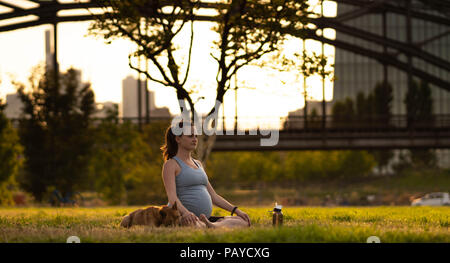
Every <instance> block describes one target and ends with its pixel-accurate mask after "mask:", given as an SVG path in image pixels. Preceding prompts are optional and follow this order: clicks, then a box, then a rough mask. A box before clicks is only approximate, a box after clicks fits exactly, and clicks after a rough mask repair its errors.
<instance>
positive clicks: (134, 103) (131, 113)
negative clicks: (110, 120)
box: [119, 76, 171, 122]
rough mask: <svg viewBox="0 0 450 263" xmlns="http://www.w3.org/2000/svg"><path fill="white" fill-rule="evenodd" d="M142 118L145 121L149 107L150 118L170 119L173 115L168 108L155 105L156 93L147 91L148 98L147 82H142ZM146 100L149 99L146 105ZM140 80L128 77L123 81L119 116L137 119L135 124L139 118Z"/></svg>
mask: <svg viewBox="0 0 450 263" xmlns="http://www.w3.org/2000/svg"><path fill="white" fill-rule="evenodd" d="M140 86H141V107H140V108H141V118H142V119H143V120H145V117H146V111H147V105H148V109H149V116H150V117H151V118H152V117H161V118H170V116H171V114H170V112H169V109H168V108H166V107H163V108H157V107H156V104H155V93H154V92H153V91H147V93H148V96H146V87H145V81H143V80H141V85H140ZM146 98H148V100H147V103H146ZM138 103H139V102H138V80H137V79H136V78H134V77H132V76H127V77H126V78H125V79H124V80H123V81H122V105H121V107H120V109H119V116H120V117H123V118H136V120H133V122H137V118H138V117H139V112H138V109H139V106H138Z"/></svg>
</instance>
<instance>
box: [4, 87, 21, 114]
mask: <svg viewBox="0 0 450 263" xmlns="http://www.w3.org/2000/svg"><path fill="white" fill-rule="evenodd" d="M22 108H23V103H22V101H21V100H20V97H19V94H17V93H12V94H7V95H6V108H5V111H4V113H5V115H6V117H7V118H9V119H18V118H19V117H20V114H22Z"/></svg>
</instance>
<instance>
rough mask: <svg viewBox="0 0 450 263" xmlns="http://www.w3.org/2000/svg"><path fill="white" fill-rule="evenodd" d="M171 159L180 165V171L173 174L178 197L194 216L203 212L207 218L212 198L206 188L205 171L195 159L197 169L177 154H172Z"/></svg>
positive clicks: (210, 209)
mask: <svg viewBox="0 0 450 263" xmlns="http://www.w3.org/2000/svg"><path fill="white" fill-rule="evenodd" d="M173 159H175V160H176V161H177V162H178V164H179V165H180V167H181V172H180V173H179V174H178V175H177V176H175V185H176V188H177V196H178V199H180V201H181V203H182V204H183V206H184V207H186V209H187V210H189V211H190V212H192V213H194V214H195V215H196V216H200V214H204V215H205V216H206V217H207V218H209V217H210V216H211V212H212V200H211V196H210V195H209V192H208V189H207V185H208V177H207V176H206V173H205V171H204V170H203V168H201V167H199V166H198V164H197V163H196V162H195V161H194V163H195V165H197V167H198V168H197V169H194V168H192V167H190V166H189V165H187V164H186V163H185V162H183V161H182V160H181V159H180V158H178V157H177V156H174V157H173Z"/></svg>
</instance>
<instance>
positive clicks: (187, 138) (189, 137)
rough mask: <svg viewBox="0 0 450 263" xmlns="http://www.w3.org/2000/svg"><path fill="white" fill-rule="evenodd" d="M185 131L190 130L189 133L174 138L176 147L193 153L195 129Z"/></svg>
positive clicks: (195, 140)
mask: <svg viewBox="0 0 450 263" xmlns="http://www.w3.org/2000/svg"><path fill="white" fill-rule="evenodd" d="M186 128H187V129H189V128H190V130H191V131H190V133H189V132H183V135H181V136H176V141H177V143H178V147H182V148H184V149H186V150H188V151H193V150H195V148H197V143H198V140H197V131H196V130H195V127H189V128H188V127H186Z"/></svg>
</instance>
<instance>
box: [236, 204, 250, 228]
mask: <svg viewBox="0 0 450 263" xmlns="http://www.w3.org/2000/svg"><path fill="white" fill-rule="evenodd" d="M235 213H236V215H237V216H239V217H240V218H242V219H244V220H245V221H246V222H247V223H248V226H250V217H249V216H248V215H247V214H246V213H245V212H243V211H241V210H240V209H239V208H238V209H236V211H235Z"/></svg>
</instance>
